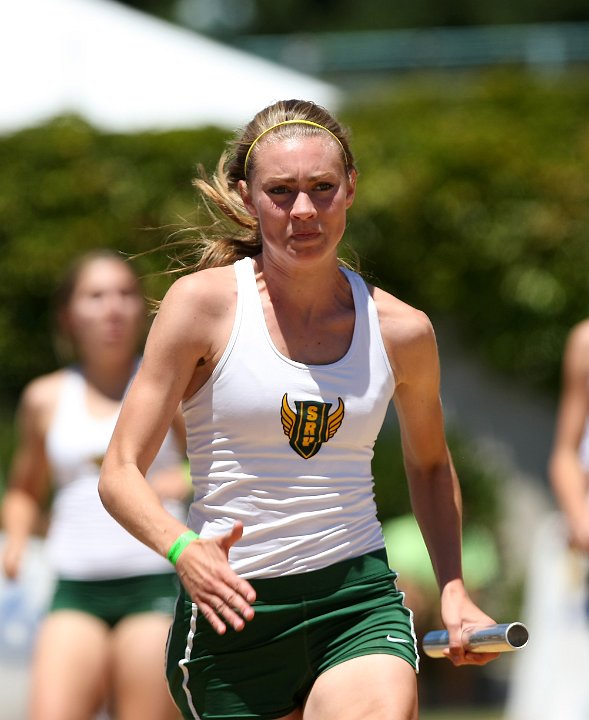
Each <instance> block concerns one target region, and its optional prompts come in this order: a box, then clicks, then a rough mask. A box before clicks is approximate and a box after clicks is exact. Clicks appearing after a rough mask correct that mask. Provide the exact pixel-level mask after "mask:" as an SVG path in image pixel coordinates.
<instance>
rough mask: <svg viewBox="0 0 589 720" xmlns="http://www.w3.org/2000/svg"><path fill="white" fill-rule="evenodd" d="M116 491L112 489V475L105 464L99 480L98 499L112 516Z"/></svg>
mask: <svg viewBox="0 0 589 720" xmlns="http://www.w3.org/2000/svg"><path fill="white" fill-rule="evenodd" d="M114 495H115V493H114V491H113V487H112V481H111V475H110V472H109V471H108V468H107V467H106V466H105V463H103V465H102V469H101V471H100V477H99V479H98V497H99V498H100V501H101V503H102V504H103V505H104V507H105V509H106V510H107V511H108V513H110V514H111V515H112V507H113V503H114Z"/></svg>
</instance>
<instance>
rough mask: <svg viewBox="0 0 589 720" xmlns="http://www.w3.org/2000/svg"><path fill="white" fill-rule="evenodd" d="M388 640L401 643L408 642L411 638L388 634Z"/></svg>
mask: <svg viewBox="0 0 589 720" xmlns="http://www.w3.org/2000/svg"><path fill="white" fill-rule="evenodd" d="M387 640H388V641H389V642H400V643H408V642H409V640H406V639H405V638H396V637H393V636H392V635H387Z"/></svg>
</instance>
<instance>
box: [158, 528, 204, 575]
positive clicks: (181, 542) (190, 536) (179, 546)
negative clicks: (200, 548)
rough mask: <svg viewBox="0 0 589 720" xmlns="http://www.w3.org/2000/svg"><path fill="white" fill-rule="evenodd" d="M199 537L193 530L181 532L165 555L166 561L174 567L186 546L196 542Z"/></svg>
mask: <svg viewBox="0 0 589 720" xmlns="http://www.w3.org/2000/svg"><path fill="white" fill-rule="evenodd" d="M199 537H200V536H199V535H198V534H197V533H195V532H194V530H186V532H183V533H182V534H181V535H179V536H178V537H177V538H176V539H175V540H174V542H173V543H172V545H171V546H170V549H169V550H168V552H167V554H166V557H167V559H168V560H169V561H170V562H171V563H172V565H174V567H175V566H176V563H177V562H178V558H179V557H180V555H182V553H183V552H184V550H186V548H187V547H188V545H190V543H191V542H194V541H195V540H198V539H199Z"/></svg>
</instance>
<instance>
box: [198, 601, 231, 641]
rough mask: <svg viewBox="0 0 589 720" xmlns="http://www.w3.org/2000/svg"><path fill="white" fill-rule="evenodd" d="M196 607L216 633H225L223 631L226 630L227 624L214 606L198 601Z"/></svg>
mask: <svg viewBox="0 0 589 720" xmlns="http://www.w3.org/2000/svg"><path fill="white" fill-rule="evenodd" d="M198 609H199V610H200V612H201V613H202V614H203V615H204V616H205V618H206V619H207V621H208V623H209V625H210V626H211V627H212V628H213V630H214V631H215V632H216V633H218V634H219V635H223V634H224V633H225V631H226V630H227V626H226V625H225V623H224V622H223V620H222V619H221V617H220V616H219V614H218V613H217V611H216V610H215V608H213V607H211V605H208V604H207V603H199V604H198Z"/></svg>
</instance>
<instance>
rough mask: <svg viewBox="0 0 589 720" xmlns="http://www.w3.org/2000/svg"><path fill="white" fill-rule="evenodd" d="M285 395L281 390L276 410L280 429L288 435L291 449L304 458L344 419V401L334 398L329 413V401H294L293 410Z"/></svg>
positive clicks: (333, 432) (308, 456)
mask: <svg viewBox="0 0 589 720" xmlns="http://www.w3.org/2000/svg"><path fill="white" fill-rule="evenodd" d="M287 395H288V393H284V396H283V398H282V407H281V410H280V418H281V420H282V429H283V430H284V434H285V435H287V436H288V438H289V445H290V446H291V448H292V449H293V450H294V451H295V452H296V453H297V454H298V455H300V456H301V457H302V458H303V459H305V460H308V459H309V458H311V457H313V455H316V454H317V453H318V452H319V450H320V449H321V446H322V445H323V443H325V442H327V441H328V440H330V439H331V438H332V437H333V436H334V435H335V434H336V432H337V431H338V430H339V427H340V425H341V424H342V421H343V419H344V412H345V409H344V402H343V400H342V399H341V398H338V405H337V408H336V409H335V410H334V411H333V412H332V413H331V415H330V414H329V410H330V409H331V405H332V403H323V402H316V401H314V400H295V401H294V404H295V408H296V410H293V409H292V408H291V407H290V405H289V403H288V397H287Z"/></svg>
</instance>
